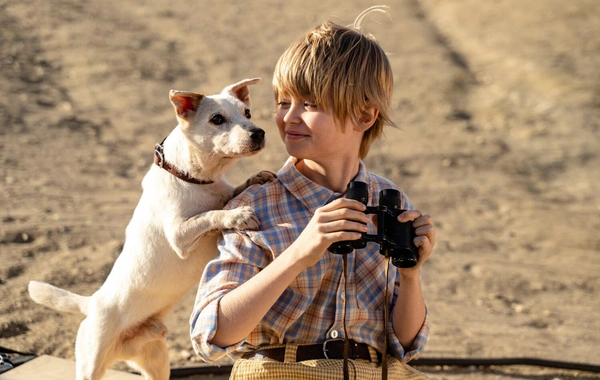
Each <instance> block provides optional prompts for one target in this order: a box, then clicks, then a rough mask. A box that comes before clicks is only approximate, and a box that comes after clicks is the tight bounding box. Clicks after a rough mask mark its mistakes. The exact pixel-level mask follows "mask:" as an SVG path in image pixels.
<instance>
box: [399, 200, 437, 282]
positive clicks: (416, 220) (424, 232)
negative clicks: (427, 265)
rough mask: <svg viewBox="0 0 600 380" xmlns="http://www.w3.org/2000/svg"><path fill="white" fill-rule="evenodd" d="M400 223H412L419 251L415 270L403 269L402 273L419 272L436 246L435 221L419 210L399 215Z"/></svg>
mask: <svg viewBox="0 0 600 380" xmlns="http://www.w3.org/2000/svg"><path fill="white" fill-rule="evenodd" d="M398 221H400V222H403V223H404V222H410V221H412V225H413V227H414V228H415V234H416V235H417V236H416V237H415V240H414V243H415V246H417V248H418V249H419V255H418V256H419V257H418V260H417V265H415V266H414V267H413V268H406V269H402V270H401V271H400V272H401V273H402V272H417V270H418V269H419V268H420V267H421V266H422V265H423V263H424V262H425V261H426V260H427V259H428V258H429V256H430V255H431V252H432V251H433V246H434V245H435V227H434V226H433V220H432V219H431V216H429V215H427V214H425V215H423V214H422V213H421V211H419V210H408V211H405V212H403V213H402V214H400V215H398Z"/></svg>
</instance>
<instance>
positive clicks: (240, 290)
mask: <svg viewBox="0 0 600 380" xmlns="http://www.w3.org/2000/svg"><path fill="white" fill-rule="evenodd" d="M364 208H365V206H364V205H363V204H362V203H360V202H358V201H355V200H351V199H345V198H341V199H338V200H335V201H333V202H331V203H329V204H327V205H325V206H323V207H321V208H319V209H318V210H317V211H316V212H315V215H314V216H313V217H312V218H311V220H310V222H309V223H308V224H307V226H306V227H305V228H304V230H303V231H302V233H301V234H300V236H299V237H298V239H296V241H294V243H292V245H290V246H289V247H288V249H286V250H285V251H284V252H282V253H281V255H279V256H278V257H277V258H276V259H275V260H273V262H272V263H271V264H269V265H267V266H266V267H265V268H264V269H263V270H262V271H260V272H259V273H257V274H256V275H255V276H254V277H252V278H251V279H250V280H248V281H246V282H245V283H243V284H241V285H240V286H239V287H237V288H236V289H233V290H232V291H230V292H229V293H227V294H226V295H224V296H223V297H222V298H221V300H220V303H219V310H218V322H217V326H218V327H217V331H216V333H215V335H214V336H213V338H212V340H211V343H212V344H214V345H216V346H219V347H227V346H230V345H233V344H235V343H237V342H239V341H241V340H242V339H244V338H245V337H246V336H248V335H249V334H250V332H252V330H253V329H254V328H255V327H256V326H257V325H258V324H259V323H260V321H261V320H262V318H263V317H264V316H265V315H266V313H267V312H268V311H269V309H270V308H271V307H272V306H273V305H274V304H275V302H276V301H277V299H278V298H279V296H281V294H283V292H284V291H285V289H286V288H287V287H288V286H289V285H290V284H291V283H292V281H293V280H294V279H295V278H296V277H297V276H298V274H300V272H302V271H303V270H304V269H306V268H308V267H311V266H313V265H314V264H315V263H316V262H318V261H319V260H320V259H321V257H322V256H323V254H324V253H325V251H326V250H327V248H328V247H329V246H330V245H331V244H332V243H335V242H337V241H341V240H352V239H357V238H359V237H360V234H359V233H358V232H356V231H359V232H366V223H367V221H368V217H367V216H366V215H365V214H364V213H363V212H362V211H363V210H364Z"/></svg>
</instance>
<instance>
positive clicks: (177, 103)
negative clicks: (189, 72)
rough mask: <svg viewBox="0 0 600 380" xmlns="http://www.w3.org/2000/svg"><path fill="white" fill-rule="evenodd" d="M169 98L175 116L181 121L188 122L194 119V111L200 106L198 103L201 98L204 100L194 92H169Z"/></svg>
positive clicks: (202, 96)
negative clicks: (175, 113)
mask: <svg viewBox="0 0 600 380" xmlns="http://www.w3.org/2000/svg"><path fill="white" fill-rule="evenodd" d="M169 98H170V99H171V103H172V104H173V107H175V112H177V116H179V117H180V118H182V119H183V120H190V119H191V118H193V117H194V115H195V114H196V111H198V106H200V102H201V101H202V98H204V95H202V94H196V93H195V92H186V91H176V90H171V91H170V92H169Z"/></svg>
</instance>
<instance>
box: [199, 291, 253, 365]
mask: <svg viewBox="0 0 600 380" xmlns="http://www.w3.org/2000/svg"><path fill="white" fill-rule="evenodd" d="M222 297H223V295H221V296H219V297H218V298H217V299H215V300H213V301H212V302H210V303H209V304H207V305H206V306H205V307H204V308H203V309H202V311H200V312H198V311H196V310H194V314H192V318H191V321H190V322H191V328H190V337H191V340H192V346H193V347H194V351H195V352H196V354H197V355H198V356H199V357H200V358H201V359H202V360H204V361H205V362H207V363H209V364H212V365H220V363H219V360H221V359H223V358H224V357H226V356H235V355H231V354H233V353H235V351H236V350H237V349H238V348H240V346H241V345H242V344H243V343H244V339H243V340H241V341H239V342H237V343H235V344H233V345H231V346H227V347H219V346H217V345H215V344H212V343H210V342H211V341H212V339H213V338H214V336H215V334H216V333H217V321H218V315H219V314H218V313H219V303H220V302H221V298H222Z"/></svg>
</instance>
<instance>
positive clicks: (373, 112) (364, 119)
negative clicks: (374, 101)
mask: <svg viewBox="0 0 600 380" xmlns="http://www.w3.org/2000/svg"><path fill="white" fill-rule="evenodd" d="M378 116H379V110H378V109H377V108H375V107H369V108H367V109H365V110H363V111H362V112H361V113H360V117H359V119H358V121H359V125H358V126H357V128H358V129H360V131H361V132H364V131H366V130H367V129H369V128H371V127H372V126H373V124H375V121H376V120H377V117H378Z"/></svg>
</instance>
